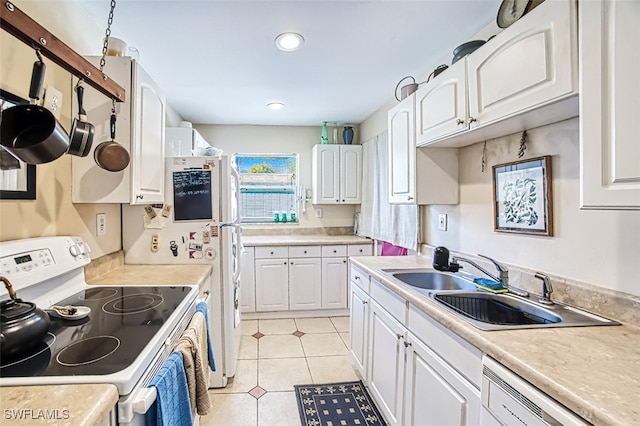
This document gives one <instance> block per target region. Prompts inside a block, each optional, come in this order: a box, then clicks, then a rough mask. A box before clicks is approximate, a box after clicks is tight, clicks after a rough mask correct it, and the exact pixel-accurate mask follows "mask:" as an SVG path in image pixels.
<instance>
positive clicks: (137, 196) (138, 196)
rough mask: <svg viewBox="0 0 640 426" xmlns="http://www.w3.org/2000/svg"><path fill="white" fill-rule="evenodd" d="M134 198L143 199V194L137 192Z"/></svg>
mask: <svg viewBox="0 0 640 426" xmlns="http://www.w3.org/2000/svg"><path fill="white" fill-rule="evenodd" d="M136 199H138V200H143V199H144V195H142V194H138V195H136Z"/></svg>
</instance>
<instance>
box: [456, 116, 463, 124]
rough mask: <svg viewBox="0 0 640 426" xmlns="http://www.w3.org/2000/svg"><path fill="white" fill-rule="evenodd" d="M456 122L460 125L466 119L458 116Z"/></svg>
mask: <svg viewBox="0 0 640 426" xmlns="http://www.w3.org/2000/svg"><path fill="white" fill-rule="evenodd" d="M456 124H457V125H458V126H459V125H461V124H464V120H463V119H462V118H457V119H456Z"/></svg>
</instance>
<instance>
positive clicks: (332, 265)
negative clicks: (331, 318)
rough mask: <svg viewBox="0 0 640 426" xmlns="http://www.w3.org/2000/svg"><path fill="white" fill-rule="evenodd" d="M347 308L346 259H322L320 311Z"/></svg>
mask: <svg viewBox="0 0 640 426" xmlns="http://www.w3.org/2000/svg"><path fill="white" fill-rule="evenodd" d="M346 308H347V259H346V258H344V257H330V258H323V259H322V309H346Z"/></svg>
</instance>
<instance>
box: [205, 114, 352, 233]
mask: <svg viewBox="0 0 640 426" xmlns="http://www.w3.org/2000/svg"><path fill="white" fill-rule="evenodd" d="M194 127H195V128H196V129H197V130H198V132H200V134H201V135H202V136H203V137H204V138H205V139H206V140H207V141H208V142H209V143H210V144H211V145H213V146H216V147H218V148H221V149H222V150H224V152H225V153H226V154H232V153H297V154H299V163H298V168H299V184H300V185H306V186H307V188H308V189H311V148H312V147H313V145H315V144H317V143H319V142H320V132H321V128H320V126H317V127H314V126H308V127H286V126H223V125H202V124H200V125H194ZM355 130H356V136H354V139H355V140H358V139H357V129H355ZM314 207H315V208H321V209H322V218H316V217H315V214H314ZM354 213H355V206H352V205H347V206H334V205H317V206H312V205H311V202H309V203H307V212H306V213H302V212H301V211H300V212H299V214H298V217H299V223H298V225H283V224H278V225H272V226H280V227H287V228H322V227H336V226H353V215H354ZM253 227H255V226H253Z"/></svg>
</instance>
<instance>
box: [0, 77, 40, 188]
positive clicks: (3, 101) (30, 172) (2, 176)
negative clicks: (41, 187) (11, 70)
mask: <svg viewBox="0 0 640 426" xmlns="http://www.w3.org/2000/svg"><path fill="white" fill-rule="evenodd" d="M27 103H29V102H28V101H27V100H26V99H22V98H20V97H19V96H16V95H14V94H12V93H9V92H7V91H5V90H2V89H0V108H1V109H3V110H4V109H6V108H10V107H12V106H14V105H21V104H27ZM35 199H36V166H35V165H34V164H25V163H23V162H22V161H20V160H17V159H16V158H14V157H13V156H12V155H11V154H9V153H8V152H7V151H5V150H4V149H3V148H2V147H0V200H35Z"/></svg>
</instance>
